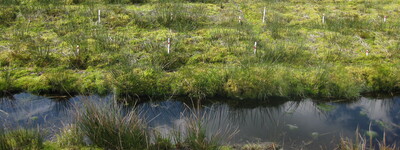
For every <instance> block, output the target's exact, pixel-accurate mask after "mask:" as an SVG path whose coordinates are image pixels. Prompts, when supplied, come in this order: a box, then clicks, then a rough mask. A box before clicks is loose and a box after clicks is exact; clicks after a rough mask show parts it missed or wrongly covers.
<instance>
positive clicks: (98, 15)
mask: <svg viewBox="0 0 400 150" xmlns="http://www.w3.org/2000/svg"><path fill="white" fill-rule="evenodd" d="M97 17H98V18H99V21H98V22H99V23H100V9H99V12H98V14H97Z"/></svg>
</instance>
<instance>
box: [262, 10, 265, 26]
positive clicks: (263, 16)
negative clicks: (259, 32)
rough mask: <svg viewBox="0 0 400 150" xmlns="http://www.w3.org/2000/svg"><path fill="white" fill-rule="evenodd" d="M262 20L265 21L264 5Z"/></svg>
mask: <svg viewBox="0 0 400 150" xmlns="http://www.w3.org/2000/svg"><path fill="white" fill-rule="evenodd" d="M262 19H263V20H262V22H263V23H265V7H264V12H263V18H262Z"/></svg>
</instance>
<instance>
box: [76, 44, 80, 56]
mask: <svg viewBox="0 0 400 150" xmlns="http://www.w3.org/2000/svg"><path fill="white" fill-rule="evenodd" d="M79 49H80V47H79V45H76V55H79Z"/></svg>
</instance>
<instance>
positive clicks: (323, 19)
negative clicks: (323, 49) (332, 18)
mask: <svg viewBox="0 0 400 150" xmlns="http://www.w3.org/2000/svg"><path fill="white" fill-rule="evenodd" d="M322 24H325V14H322Z"/></svg>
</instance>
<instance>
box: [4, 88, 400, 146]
mask: <svg viewBox="0 0 400 150" xmlns="http://www.w3.org/2000/svg"><path fill="white" fill-rule="evenodd" d="M89 97H90V98H89V99H91V100H92V101H94V102H98V99H106V100H110V99H111V98H112V96H107V97H98V96H89ZM82 98H87V96H76V97H72V98H66V99H67V100H60V99H59V97H57V98H55V97H53V98H51V97H43V96H35V95H31V94H28V93H20V94H15V95H13V96H9V97H3V98H1V100H0V120H1V121H0V122H1V124H2V125H3V126H4V127H6V128H16V127H19V126H20V127H25V128H29V127H32V128H36V127H38V126H39V127H40V128H44V129H46V131H47V132H48V135H49V136H48V138H51V137H52V135H54V133H56V132H57V130H58V129H59V128H61V127H62V126H63V125H65V124H68V123H71V122H72V112H73V111H71V110H73V109H74V106H77V105H76V104H78V105H79V104H80V100H81V99H82ZM269 101H271V103H264V104H260V105H252V106H245V105H232V104H230V105H228V104H226V103H221V102H219V103H214V104H209V105H206V106H203V107H202V108H201V109H200V112H202V113H203V118H204V120H205V122H206V124H207V129H208V132H209V133H217V132H218V131H226V130H230V131H232V130H233V129H236V128H237V129H238V130H239V133H238V134H236V136H235V137H234V138H233V139H231V140H230V143H231V144H243V143H248V142H266V141H273V142H278V143H280V144H281V145H283V147H284V148H285V149H298V148H306V149H320V148H321V147H322V148H327V149H331V148H333V147H335V146H336V145H337V143H338V140H339V139H340V138H341V137H349V138H354V137H355V130H356V129H357V128H358V129H359V134H360V135H361V136H367V137H368V136H373V137H375V138H377V139H378V140H380V141H381V140H382V137H383V133H384V132H385V133H386V141H387V144H395V143H397V145H399V144H400V136H399V135H398V134H400V97H398V96H392V97H389V98H377V99H376V98H366V97H362V98H359V99H358V100H355V101H353V102H346V103H341V102H330V103H326V102H318V101H316V100H311V99H304V100H302V101H287V102H278V103H276V102H277V101H278V100H274V99H269ZM244 104H245V103H244ZM188 105H189V107H190V106H192V105H191V104H184V103H183V102H179V101H172V100H169V101H162V102H147V103H142V104H139V105H138V107H139V110H141V115H142V117H145V118H146V119H148V120H149V123H148V124H149V125H150V126H151V127H152V128H155V129H157V130H159V131H160V132H162V133H166V134H167V133H170V132H171V131H173V130H181V128H182V127H183V126H184V124H185V121H184V119H183V116H185V114H188V112H189V110H188ZM238 106H240V107H238Z"/></svg>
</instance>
